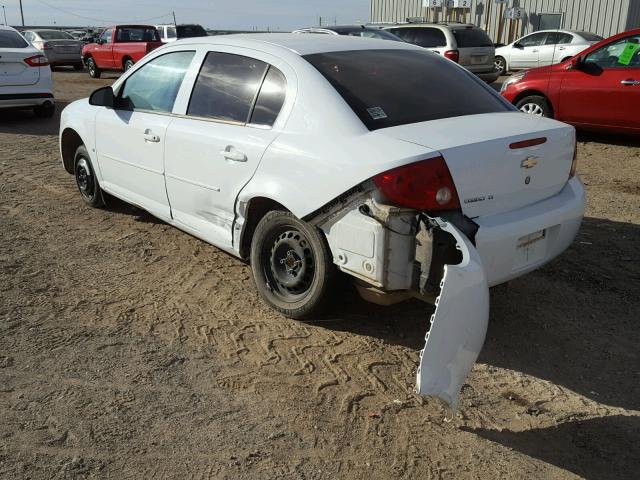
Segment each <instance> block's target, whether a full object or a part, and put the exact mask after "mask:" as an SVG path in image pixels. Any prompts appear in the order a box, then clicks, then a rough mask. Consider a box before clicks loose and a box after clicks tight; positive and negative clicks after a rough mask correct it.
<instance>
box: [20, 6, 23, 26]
mask: <svg viewBox="0 0 640 480" xmlns="http://www.w3.org/2000/svg"><path fill="white" fill-rule="evenodd" d="M20 18H22V26H23V27H24V12H23V11H22V0H20Z"/></svg>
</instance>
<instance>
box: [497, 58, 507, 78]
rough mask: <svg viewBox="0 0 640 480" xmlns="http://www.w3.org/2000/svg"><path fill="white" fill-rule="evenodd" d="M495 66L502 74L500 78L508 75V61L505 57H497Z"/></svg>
mask: <svg viewBox="0 0 640 480" xmlns="http://www.w3.org/2000/svg"><path fill="white" fill-rule="evenodd" d="M494 64H495V66H496V70H497V71H498V72H500V76H503V75H506V74H507V61H506V60H505V59H504V57H496V58H495V60H494Z"/></svg>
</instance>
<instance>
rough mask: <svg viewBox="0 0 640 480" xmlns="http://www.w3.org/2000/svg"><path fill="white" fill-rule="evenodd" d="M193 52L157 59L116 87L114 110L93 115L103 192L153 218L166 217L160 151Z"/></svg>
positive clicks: (179, 52)
mask: <svg viewBox="0 0 640 480" xmlns="http://www.w3.org/2000/svg"><path fill="white" fill-rule="evenodd" d="M194 55H195V51H194V50H185V51H172V52H169V53H165V54H163V55H160V56H157V57H155V58H153V59H151V60H150V61H148V62H146V63H145V64H144V65H142V66H140V67H138V68H136V70H134V71H132V73H131V75H129V76H128V77H126V79H125V80H124V84H122V85H120V86H119V87H118V93H117V97H116V108H112V109H111V108H101V109H100V110H99V111H98V113H97V115H96V129H95V133H96V151H97V156H98V165H99V168H100V172H101V175H102V186H103V188H104V189H105V190H106V191H108V192H111V193H113V194H114V195H116V196H118V197H120V198H122V199H124V200H126V201H128V202H130V203H132V204H135V205H138V206H140V207H142V208H144V209H145V210H147V211H149V212H150V213H152V214H153V215H155V216H157V217H159V218H162V219H169V218H170V209H169V202H168V199H167V192H166V189H165V181H164V148H165V134H166V130H167V127H168V126H169V124H170V123H171V120H172V119H173V117H172V116H171V112H172V110H173V107H174V103H175V99H176V97H177V95H178V92H179V89H180V87H181V85H182V82H183V79H184V76H185V74H186V72H187V70H188V68H189V65H190V64H191V62H192V60H193V57H194Z"/></svg>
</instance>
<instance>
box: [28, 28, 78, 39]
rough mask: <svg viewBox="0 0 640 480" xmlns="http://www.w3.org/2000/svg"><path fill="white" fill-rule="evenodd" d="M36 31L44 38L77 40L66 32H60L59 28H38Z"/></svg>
mask: <svg viewBox="0 0 640 480" xmlns="http://www.w3.org/2000/svg"><path fill="white" fill-rule="evenodd" d="M36 33H37V34H38V35H39V36H40V38H42V39H43V40H75V39H74V38H73V37H72V36H71V35H69V34H68V33H66V32H59V31H57V30H38V31H36Z"/></svg>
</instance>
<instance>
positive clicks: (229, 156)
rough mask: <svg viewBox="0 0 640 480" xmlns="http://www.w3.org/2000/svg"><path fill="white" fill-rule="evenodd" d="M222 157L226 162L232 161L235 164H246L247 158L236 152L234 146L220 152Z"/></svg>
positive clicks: (228, 146)
mask: <svg viewBox="0 0 640 480" xmlns="http://www.w3.org/2000/svg"><path fill="white" fill-rule="evenodd" d="M220 155H222V156H223V157H224V158H225V159H226V160H231V161H233V162H246V161H247V156H246V155H245V154H244V153H242V152H239V151H238V150H236V148H235V147H234V146H233V145H227V148H225V149H224V150H220Z"/></svg>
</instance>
